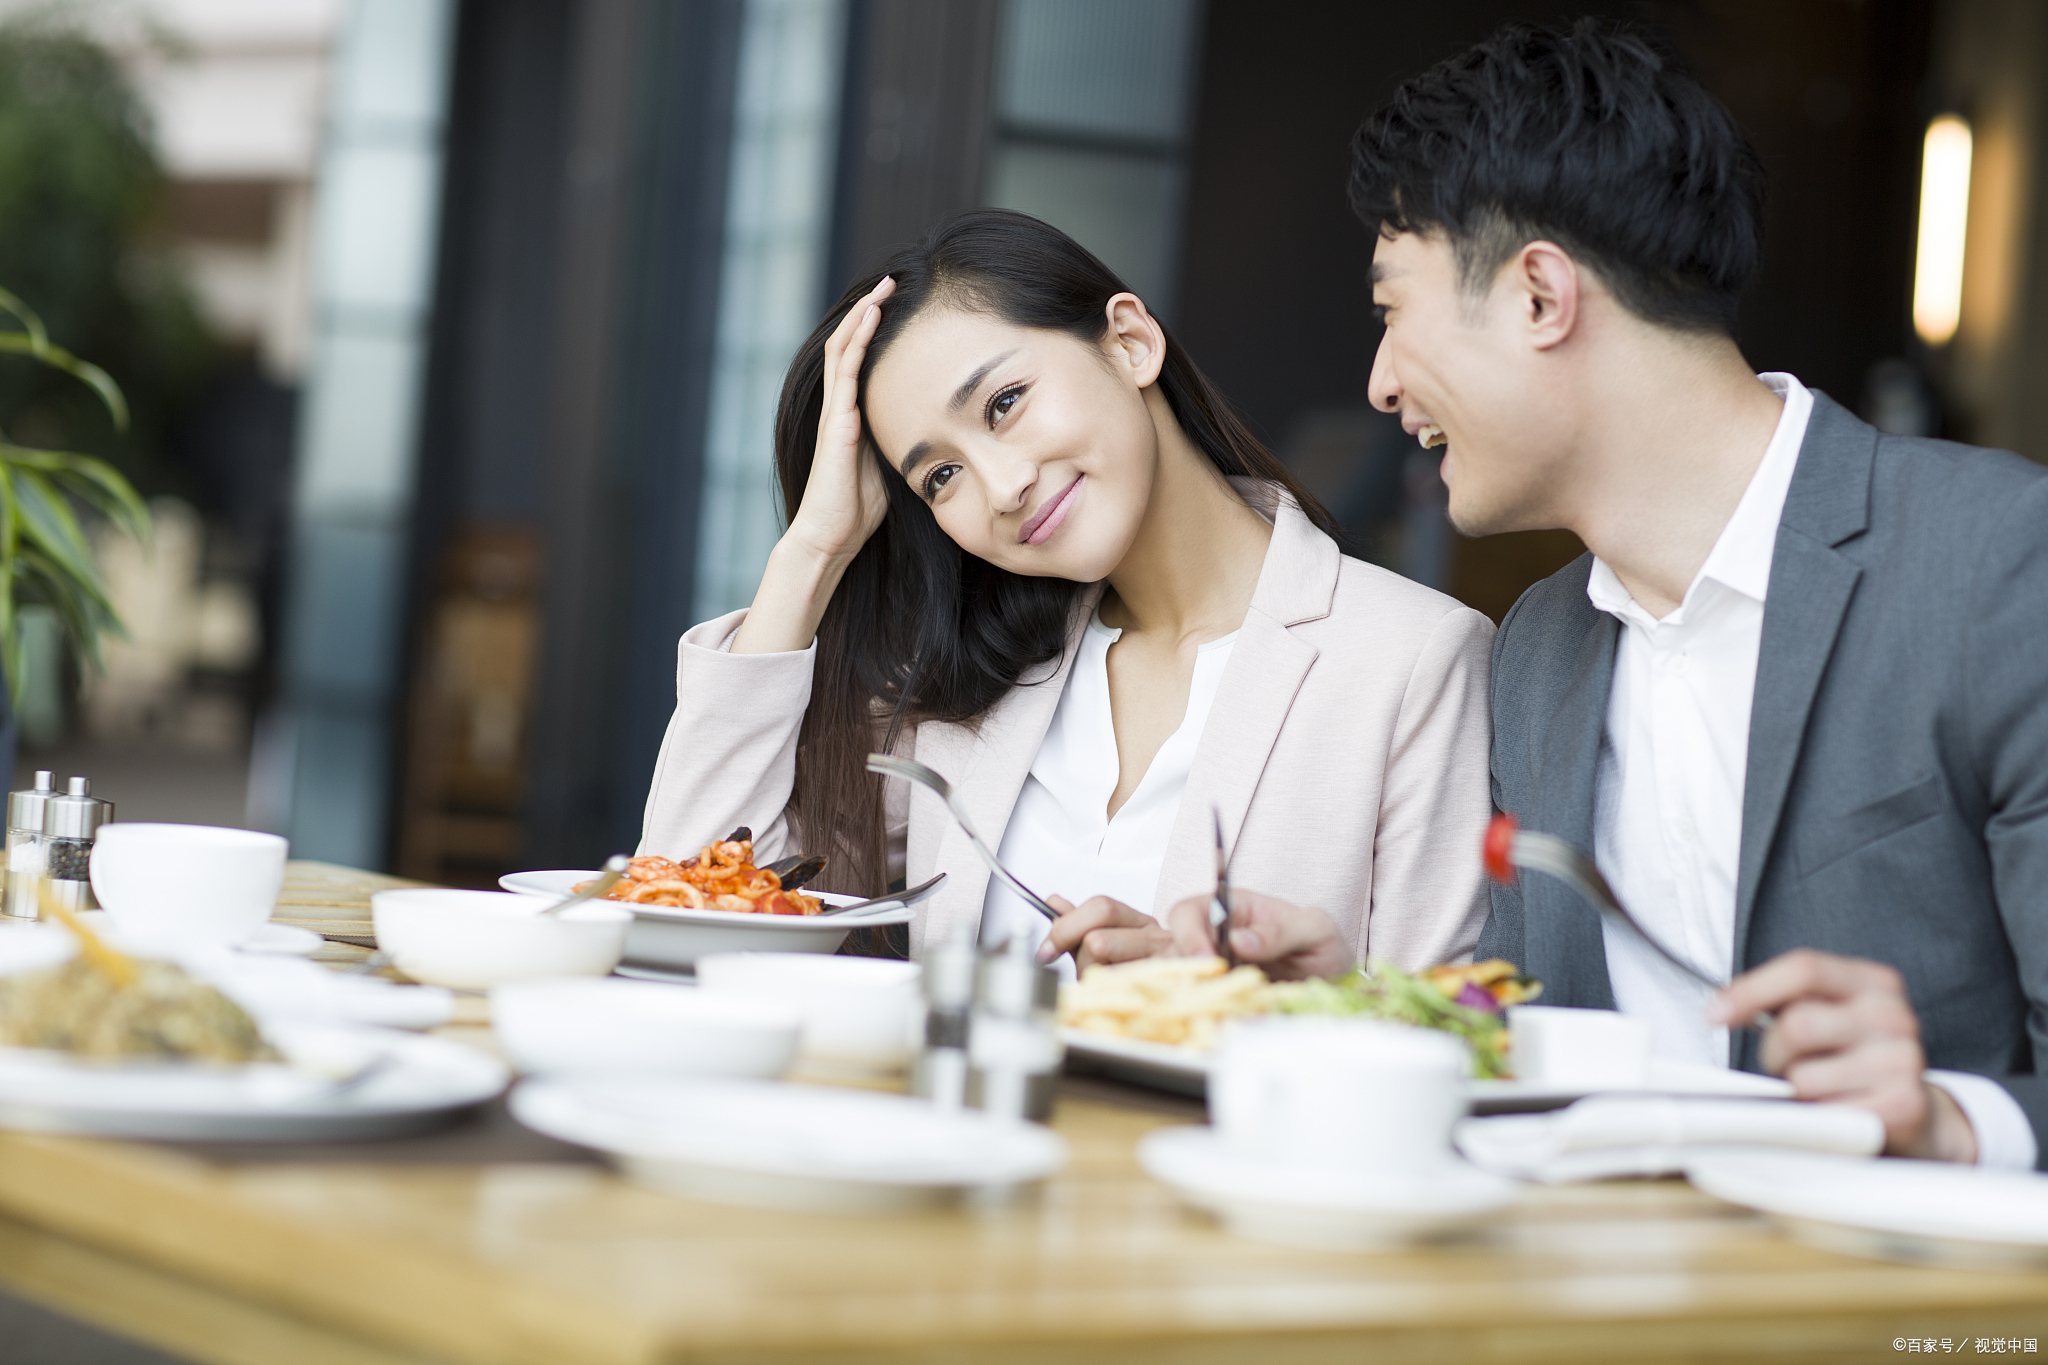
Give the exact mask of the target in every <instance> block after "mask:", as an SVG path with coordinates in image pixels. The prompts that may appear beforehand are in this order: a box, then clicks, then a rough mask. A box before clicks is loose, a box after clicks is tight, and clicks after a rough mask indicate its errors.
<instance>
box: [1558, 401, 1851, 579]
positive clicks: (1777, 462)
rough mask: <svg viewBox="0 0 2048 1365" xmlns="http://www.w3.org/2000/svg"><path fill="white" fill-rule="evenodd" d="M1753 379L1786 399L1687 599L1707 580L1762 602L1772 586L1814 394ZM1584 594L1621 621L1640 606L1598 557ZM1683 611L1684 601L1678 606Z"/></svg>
mask: <svg viewBox="0 0 2048 1365" xmlns="http://www.w3.org/2000/svg"><path fill="white" fill-rule="evenodd" d="M1757 378H1758V379H1761V380H1762V381H1763V382H1764V385H1765V386H1766V387H1767V388H1769V389H1770V390H1771V392H1772V393H1775V394H1777V395H1778V397H1780V398H1781V399H1783V400H1784V402H1785V407H1784V411H1782V412H1780V413H1779V414H1778V426H1777V429H1776V430H1775V431H1773V432H1772V433H1771V443H1770V444H1769V445H1768V446H1766V447H1764V457H1763V459H1762V460H1761V461H1759V462H1758V464H1757V467H1756V473H1754V474H1752V475H1750V479H1749V487H1748V488H1746V489H1744V490H1743V493H1742V501H1740V502H1738V503H1737V504H1736V505H1735V512H1734V514H1733V515H1732V516H1730V517H1729V518H1728V524H1727V525H1726V526H1723V527H1722V528H1721V534H1720V536H1719V537H1718V538H1716V539H1715V541H1714V548H1713V549H1711V550H1709V551H1708V552H1707V559H1706V562H1705V563H1704V564H1702V565H1700V571H1699V573H1698V574H1697V575H1695V576H1694V578H1693V581H1692V585H1691V586H1690V587H1688V588H1687V589H1686V593H1685V602H1690V601H1691V600H1692V598H1693V595H1694V594H1695V593H1696V592H1697V591H1698V590H1699V585H1700V583H1701V582H1703V581H1706V580H1712V581H1713V582H1715V583H1718V584H1720V585H1721V586H1723V587H1725V588H1731V589H1733V590H1734V591H1736V592H1739V593H1741V594H1742V595H1743V596H1744V597H1748V598H1751V599H1752V600H1754V601H1757V602H1762V601H1763V600H1764V599H1765V596H1766V594H1767V593H1768V592H1769V589H1770V583H1771V556H1772V553H1773V552H1774V550H1775V549H1776V547H1777V542H1778V522H1779V520H1780V519H1781V518H1783V516H1784V514H1785V495H1786V494H1787V493H1789V492H1790V491H1791V488H1792V473H1793V471H1794V470H1795V469H1796V468H1797V467H1798V465H1799V447H1800V446H1801V445H1802V444H1804V443H1805V441H1806V425H1807V422H1808V421H1809V420H1810V419H1811V418H1812V417H1813V393H1812V391H1811V390H1809V389H1808V388H1807V387H1806V386H1805V385H1804V384H1801V383H1800V382H1799V381H1798V380H1797V379H1794V378H1793V377H1792V376H1791V375H1789V374H1778V373H1767V374H1760V375H1758V376H1757ZM1586 596H1587V598H1588V599H1589V600H1590V601H1591V602H1592V603H1593V605H1594V606H1595V607H1597V608H1598V609H1599V610H1601V611H1604V612H1607V613H1608V614H1610V615H1613V616H1619V617H1622V618H1623V619H1624V620H1626V619H1628V615H1629V609H1630V608H1634V610H1635V611H1636V612H1638V613H1641V612H1642V610H1643V609H1642V607H1641V606H1639V605H1638V604H1637V603H1636V601H1635V599H1634V598H1633V597H1631V596H1629V592H1628V589H1627V588H1625V587H1623V586H1622V582H1621V579H1620V578H1619V577H1617V576H1616V575H1615V572H1614V570H1612V569H1610V568H1609V567H1608V566H1607V565H1606V563H1605V562H1603V561H1602V560H1600V559H1599V558H1598V557H1597V556H1596V557H1595V558H1594V560H1593V571H1592V573H1591V574H1590V575H1588V577H1587V579H1586ZM1684 610H1685V604H1684V603H1683V602H1682V603H1680V605H1679V608H1678V611H1679V612H1680V613H1682V612H1683V611H1684ZM1665 619H1666V620H1669V619H1670V618H1669V617H1667V618H1665Z"/></svg>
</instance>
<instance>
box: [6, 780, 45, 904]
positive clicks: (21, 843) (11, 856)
mask: <svg viewBox="0 0 2048 1365" xmlns="http://www.w3.org/2000/svg"><path fill="white" fill-rule="evenodd" d="M56 783H57V775H56V774H55V773H53V772H51V771H50V770H49V769H48V768H41V769H38V770H37V772H36V784H35V786H33V787H27V788H24V789H23V790H21V791H18V792H9V793H8V795H7V895H6V899H5V901H0V912H4V913H6V914H9V915H12V916H13V917H14V918H16V919H34V918H36V914H37V911H36V892H37V891H38V890H39V889H40V888H41V885H42V880H43V807H44V806H45V805H46V804H47V803H48V802H49V799H50V798H51V797H52V796H54V795H56V790H57V788H56Z"/></svg>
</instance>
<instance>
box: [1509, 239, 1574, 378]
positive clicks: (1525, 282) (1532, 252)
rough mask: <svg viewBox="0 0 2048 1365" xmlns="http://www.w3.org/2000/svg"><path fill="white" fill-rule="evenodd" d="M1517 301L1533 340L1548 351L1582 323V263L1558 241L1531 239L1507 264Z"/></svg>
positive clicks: (1527, 330)
mask: <svg viewBox="0 0 2048 1365" xmlns="http://www.w3.org/2000/svg"><path fill="white" fill-rule="evenodd" d="M1508 270H1509V271H1510V272H1511V282H1512V285H1513V290H1514V295H1515V301H1516V304H1517V306H1518V307H1520V309H1521V312H1522V326H1523V328H1524V329H1525V330H1526V332H1527V335H1528V338H1529V341H1530V344H1531V345H1533V346H1535V347H1536V349H1537V350H1539V351H1547V350H1549V349H1550V348H1551V347H1553V346H1556V345H1558V344H1559V343H1561V342H1563V341H1564V340H1565V339H1566V338H1568V337H1569V336H1571V334H1572V332H1573V331H1574V329H1576V328H1577V327H1578V325H1579V304H1580V302H1581V300H1582V298H1583V294H1582V289H1581V286H1582V285H1583V283H1584V277H1583V276H1582V275H1581V274H1580V272H1579V264H1578V262H1577V261H1574V260H1573V259H1572V258H1571V256H1570V255H1569V254H1568V253H1567V252H1566V251H1565V249H1564V248H1563V247H1561V246H1559V245H1557V243H1555V242H1543V241H1536V242H1531V243H1529V244H1528V245H1527V246H1525V247H1523V248H1522V249H1521V250H1520V251H1518V252H1516V253H1515V258H1514V260H1513V261H1512V262H1510V263H1509V265H1508Z"/></svg>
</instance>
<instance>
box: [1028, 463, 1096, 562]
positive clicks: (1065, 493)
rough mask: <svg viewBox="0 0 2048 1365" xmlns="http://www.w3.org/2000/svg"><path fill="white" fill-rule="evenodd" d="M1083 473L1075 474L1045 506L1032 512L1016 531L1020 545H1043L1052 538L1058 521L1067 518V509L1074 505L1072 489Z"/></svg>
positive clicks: (1077, 486) (1079, 481)
mask: <svg viewBox="0 0 2048 1365" xmlns="http://www.w3.org/2000/svg"><path fill="white" fill-rule="evenodd" d="M1084 477H1085V476H1084V475H1079V474H1077V475H1075V476H1074V481H1073V482H1072V483H1070V484H1068V485H1067V486H1066V487H1065V488H1062V489H1061V490H1060V491H1059V492H1057V493H1055V494H1053V495H1052V497H1050V498H1049V499H1047V500H1046V504H1045V506H1043V507H1041V508H1039V509H1038V511H1037V512H1036V513H1035V514H1033V516H1032V518H1031V520H1029V521H1027V522H1025V523H1024V525H1023V526H1022V527H1021V528H1020V529H1019V530H1018V532H1017V543H1018V544H1020V545H1043V544H1045V542H1046V541H1048V540H1050V539H1052V533H1053V532H1054V531H1057V530H1059V529H1060V523H1061V522H1063V521H1065V520H1066V519H1067V509H1068V508H1069V507H1072V506H1073V505H1074V490H1075V489H1077V488H1079V487H1080V486H1081V480H1082V478H1084Z"/></svg>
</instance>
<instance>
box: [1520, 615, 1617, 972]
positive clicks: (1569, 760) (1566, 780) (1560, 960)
mask: <svg viewBox="0 0 2048 1365" xmlns="http://www.w3.org/2000/svg"><path fill="white" fill-rule="evenodd" d="M1582 600H1583V599H1582ZM1584 610H1585V613H1586V628H1585V629H1584V630H1583V631H1582V632H1580V634H1579V636H1578V640H1577V644H1576V647H1575V650H1574V654H1573V657H1572V659H1571V662H1570V664H1569V666H1568V668H1567V669H1566V677H1567V679H1568V681H1567V682H1566V684H1565V686H1564V688H1563V689H1562V690H1561V691H1560V693H1559V694H1558V697H1557V701H1556V704H1555V705H1554V706H1553V708H1552V709H1551V713H1550V719H1549V721H1548V722H1547V723H1546V724H1545V725H1544V727H1543V731H1542V739H1541V741H1540V744H1541V746H1542V747H1541V753H1540V755H1538V766H1537V768H1536V771H1537V772H1539V773H1540V774H1541V775H1542V776H1541V779H1540V780H1539V781H1538V782H1536V783H1535V784H1534V787H1535V789H1534V791H1533V793H1532V799H1533V806H1532V808H1531V809H1529V810H1526V811H1510V812H1509V814H1511V815H1513V816H1515V817H1516V818H1517V819H1518V820H1520V821H1521V822H1522V823H1523V824H1524V825H1526V826H1527V827H1528V828H1530V829H1536V830H1542V831H1543V832H1545V833H1547V834H1555V835H1557V836H1558V837H1559V838H1562V839H1565V840H1568V841H1570V842H1571V843H1572V844H1573V845H1574V846H1576V847H1578V848H1582V849H1585V850H1586V851H1587V852H1589V853H1590V852H1591V851H1592V849H1593V804H1594V798H1595V787H1596V785H1597V782H1598V779H1599V774H1600V739H1601V736H1602V735H1603V734H1604V733H1605V732H1606V728H1607V698H1608V693H1609V692H1610V691H1611V690H1612V688H1613V685H1614V653H1615V646H1616V643H1617V641H1618V640H1619V638H1620V633H1621V623H1620V622H1618V621H1616V620H1615V619H1614V618H1613V617H1611V616H1609V615H1607V614H1606V613H1605V612H1603V611H1600V610H1598V609H1597V608H1595V607H1594V606H1593V604H1592V603H1591V602H1585V603H1584ZM1521 887H1522V904H1523V914H1524V924H1525V926H1526V932H1527V938H1526V945H1527V946H1526V951H1527V953H1528V955H1529V961H1528V962H1527V963H1524V964H1523V969H1524V970H1525V971H1527V972H1528V973H1529V974H1530V975H1531V976H1534V977H1536V978H1537V979H1538V980H1540V981H1543V982H1545V983H1548V984H1549V985H1550V988H1551V998H1552V999H1553V1000H1554V1001H1555V1002H1556V1003H1558V1004H1566V1005H1574V1006H1578V1007H1580V1008H1586V1009H1613V1008H1614V986H1613V983H1612V982H1611V981H1610V980H1609V979H1608V976H1607V947H1606V943H1605V941H1604V939H1603V938H1602V936H1601V932H1600V914H1599V912H1598V911H1596V910H1595V909H1593V907H1592V906H1590V905H1588V904H1586V903H1585V901H1583V900H1582V899H1580V898H1579V896H1578V894H1577V893H1576V892H1574V891H1572V890H1571V889H1570V888H1569V887H1567V886H1565V885H1564V884H1563V883H1562V882H1558V881H1556V880H1554V879H1552V878H1549V877H1538V876H1530V875H1527V874H1524V875H1523V876H1522V878H1521Z"/></svg>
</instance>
